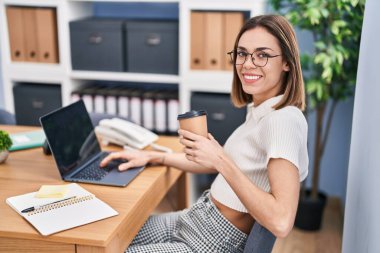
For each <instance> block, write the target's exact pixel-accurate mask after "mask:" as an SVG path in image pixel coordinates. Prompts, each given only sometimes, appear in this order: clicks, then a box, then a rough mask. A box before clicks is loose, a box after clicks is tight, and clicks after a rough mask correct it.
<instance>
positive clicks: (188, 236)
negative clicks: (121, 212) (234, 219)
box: [125, 191, 247, 253]
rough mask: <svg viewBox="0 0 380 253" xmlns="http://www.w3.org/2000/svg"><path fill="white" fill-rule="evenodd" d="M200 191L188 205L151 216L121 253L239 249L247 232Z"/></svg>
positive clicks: (203, 252) (235, 252)
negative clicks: (199, 194) (181, 208)
mask: <svg viewBox="0 0 380 253" xmlns="http://www.w3.org/2000/svg"><path fill="white" fill-rule="evenodd" d="M209 196H210V193H209V192H208V191H206V192H204V193H203V195H202V196H201V197H200V198H199V199H198V201H197V203H195V204H194V205H193V206H192V207H191V208H190V209H186V210H184V211H180V212H174V213H168V214H162V215H154V216H151V217H150V218H149V219H148V220H147V222H146V223H145V224H144V226H143V227H142V228H141V230H140V231H139V233H138V234H137V235H136V237H135V239H134V240H133V241H132V243H131V245H130V246H129V247H128V248H127V249H126V251H125V253H143V252H145V253H146V252H149V253H168V252H181V253H186V252H199V253H207V252H210V253H211V252H212V253H214V252H217V253H223V252H229V253H238V252H243V250H244V246H245V243H246V240H247V235H246V234H245V233H243V232H241V231H240V230H239V229H237V228H236V227H235V226H234V225H232V224H231V223H230V222H229V221H228V220H227V219H226V218H224V216H223V215H222V214H221V213H220V212H219V210H218V209H217V207H216V206H215V205H214V204H213V203H212V201H211V200H210V198H209Z"/></svg>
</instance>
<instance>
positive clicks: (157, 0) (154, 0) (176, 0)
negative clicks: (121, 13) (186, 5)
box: [68, 0, 181, 3]
mask: <svg viewBox="0 0 380 253" xmlns="http://www.w3.org/2000/svg"><path fill="white" fill-rule="evenodd" d="M68 1H69V2H112V3H179V2H180V1H181V0H138V1H136V0H112V1H108V0H68Z"/></svg>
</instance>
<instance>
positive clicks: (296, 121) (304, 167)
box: [263, 107, 309, 181]
mask: <svg viewBox="0 0 380 253" xmlns="http://www.w3.org/2000/svg"><path fill="white" fill-rule="evenodd" d="M263 135H264V136H263V137H264V138H263V139H264V143H263V144H264V148H265V151H266V164H268V162H269V160H270V159H271V158H283V159H286V160H288V161H289V162H291V163H293V164H294V165H295V166H296V167H297V168H298V170H299V175H300V181H302V180H304V179H305V178H306V176H307V173H308V165H309V158H308V153H307V122H306V119H305V117H304V116H303V114H302V112H301V111H300V110H299V109H298V108H296V107H294V108H289V107H288V108H284V109H280V110H277V111H274V112H272V113H271V114H270V115H268V119H266V128H265V130H264V131H263Z"/></svg>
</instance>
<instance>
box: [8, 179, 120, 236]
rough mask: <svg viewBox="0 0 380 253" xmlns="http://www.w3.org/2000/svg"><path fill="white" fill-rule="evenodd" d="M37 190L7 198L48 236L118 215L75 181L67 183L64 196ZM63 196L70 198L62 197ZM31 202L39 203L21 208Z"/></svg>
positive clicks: (32, 203) (11, 204) (12, 205)
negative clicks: (45, 194) (38, 194)
mask: <svg viewBox="0 0 380 253" xmlns="http://www.w3.org/2000/svg"><path fill="white" fill-rule="evenodd" d="M35 194H36V192H32V193H27V194H24V195H19V196H15V197H10V198H8V199H7V200H6V202H7V204H8V205H10V206H11V207H12V208H13V209H14V210H16V211H17V212H18V213H19V214H20V215H21V216H22V217H24V218H25V219H26V220H27V221H29V222H30V223H31V224H32V225H33V226H34V227H35V228H36V229H37V230H38V231H39V232H40V233H41V234H42V235H45V236H46V235H50V234H53V233H56V232H59V231H63V230H66V229H69V228H73V227H77V226H81V225H84V224H88V223H91V222H94V221H98V220H102V219H105V218H108V217H112V216H115V215H118V212H116V211H115V210H114V209H112V208H111V207H110V206H109V205H107V204H106V203H104V202H103V201H101V200H100V199H98V198H96V197H95V195H93V194H91V193H90V192H88V191H86V190H85V189H83V188H82V187H81V186H79V185H78V184H75V183H73V184H70V185H68V191H67V193H66V194H65V196H64V197H63V198H36V197H35ZM62 199H67V200H63V201H60V200H62ZM57 201H59V202H57ZM53 202H56V203H53ZM49 203H52V204H49ZM32 206H40V207H39V208H36V209H35V210H34V211H31V212H27V213H22V212H21V211H22V210H25V209H27V208H30V207H32Z"/></svg>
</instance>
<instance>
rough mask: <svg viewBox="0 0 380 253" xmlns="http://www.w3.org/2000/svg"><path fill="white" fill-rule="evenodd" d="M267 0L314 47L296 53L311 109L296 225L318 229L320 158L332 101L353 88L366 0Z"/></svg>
mask: <svg viewBox="0 0 380 253" xmlns="http://www.w3.org/2000/svg"><path fill="white" fill-rule="evenodd" d="M270 3H271V4H272V6H273V7H274V9H275V10H277V11H279V12H280V13H281V14H283V15H285V16H286V17H287V18H288V20H289V21H290V22H291V23H292V24H293V25H294V26H295V27H299V28H301V29H303V30H307V31H310V32H311V33H312V35H313V39H314V47H315V50H314V52H313V53H312V54H303V55H302V56H301V63H302V67H303V71H304V73H303V74H304V80H305V90H306V92H307V100H308V107H309V110H315V113H316V121H315V124H316V125H315V129H316V130H315V136H314V138H315V139H314V149H313V158H314V159H313V164H312V186H311V190H308V191H305V190H304V189H305V187H304V186H303V187H302V189H303V190H302V191H301V195H300V202H299V205H298V211H297V217H296V222H295V225H296V226H297V227H299V228H302V229H306V230H318V229H319V228H320V225H321V220H322V215H323V209H324V206H325V201H326V196H325V195H324V194H323V193H321V192H320V191H319V174H320V166H321V160H322V157H323V154H324V151H325V146H326V143H327V139H328V136H329V131H330V127H331V121H332V119H333V115H334V112H335V108H336V105H337V103H338V102H339V101H342V100H344V99H347V98H348V97H350V96H352V95H353V93H354V86H355V82H356V73H357V65H358V58H359V46H360V35H361V27H362V23H363V16H364V5H365V0H331V1H326V0H297V1H293V0H270ZM328 105H329V106H328ZM330 105H331V106H330Z"/></svg>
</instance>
